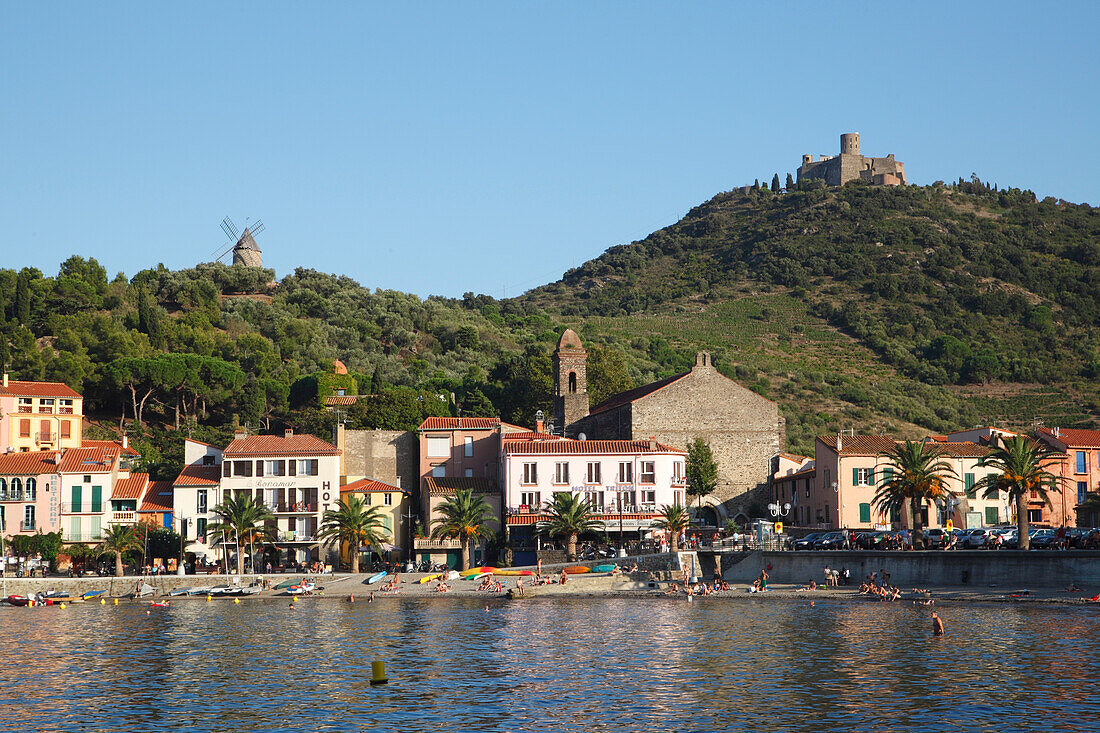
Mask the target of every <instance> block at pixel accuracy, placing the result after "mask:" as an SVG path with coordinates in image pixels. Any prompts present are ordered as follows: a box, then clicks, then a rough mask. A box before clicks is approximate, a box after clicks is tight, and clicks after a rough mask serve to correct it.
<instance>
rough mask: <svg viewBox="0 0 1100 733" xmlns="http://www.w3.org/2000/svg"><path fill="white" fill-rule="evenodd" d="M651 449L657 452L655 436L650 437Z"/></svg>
mask: <svg viewBox="0 0 1100 733" xmlns="http://www.w3.org/2000/svg"><path fill="white" fill-rule="evenodd" d="M649 449H650V450H653V451H655V450H657V438H656V437H655V436H653V435H651V436H649Z"/></svg>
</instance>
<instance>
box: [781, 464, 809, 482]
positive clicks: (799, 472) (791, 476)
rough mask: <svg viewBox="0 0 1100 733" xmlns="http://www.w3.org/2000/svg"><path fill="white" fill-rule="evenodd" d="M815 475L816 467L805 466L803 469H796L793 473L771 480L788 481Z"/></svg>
mask: <svg viewBox="0 0 1100 733" xmlns="http://www.w3.org/2000/svg"><path fill="white" fill-rule="evenodd" d="M815 473H817V467H816V466H806V467H805V468H800V469H798V470H797V471H795V472H794V473H786V474H783V475H782V476H776V477H775V478H774V479H773V480H774V481H787V480H788V479H799V478H806V477H807V476H813V475H814V474H815Z"/></svg>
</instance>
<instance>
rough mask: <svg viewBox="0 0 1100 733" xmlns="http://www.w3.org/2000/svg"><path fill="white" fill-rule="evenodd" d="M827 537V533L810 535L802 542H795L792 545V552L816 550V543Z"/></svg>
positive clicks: (801, 540)
mask: <svg viewBox="0 0 1100 733" xmlns="http://www.w3.org/2000/svg"><path fill="white" fill-rule="evenodd" d="M824 536H825V532H814V533H813V534H808V535H806V536H805V537H803V538H802V539H800V540H795V541H794V542H793V543H791V549H792V550H812V549H814V542H816V541H817V540H819V539H821V538H822V537H824Z"/></svg>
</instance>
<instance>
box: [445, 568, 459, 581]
mask: <svg viewBox="0 0 1100 733" xmlns="http://www.w3.org/2000/svg"><path fill="white" fill-rule="evenodd" d="M447 580H458V571H457V570H452V571H451V572H449V573H447Z"/></svg>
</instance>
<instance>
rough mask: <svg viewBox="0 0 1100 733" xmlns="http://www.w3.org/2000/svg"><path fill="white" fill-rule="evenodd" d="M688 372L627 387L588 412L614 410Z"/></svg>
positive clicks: (665, 385)
mask: <svg viewBox="0 0 1100 733" xmlns="http://www.w3.org/2000/svg"><path fill="white" fill-rule="evenodd" d="M689 374H691V372H684V373H683V374H674V375H673V376H671V377H665V378H664V379H659V380H657V381H656V382H651V383H649V384H645V385H642V386H641V387H635V388H634V389H628V390H627V391H625V392H620V393H619V394H617V395H614V396H612V397H608V398H607V399H606V400H604V401H603V402H601V403H600V404H598V405H596V406H595V407H593V408H592V409H591V410H589V411H588V414H589V415H595V414H596V413H599V412H607V411H608V410H614V409H615V408H616V407H622V406H623V405H626V404H629V403H631V402H634V401H635V400H640V399H641V398H643V397H645V396H647V395H651V394H653V393H654V392H656V391H657V390H659V389H662V388H664V387H667V386H668V385H670V384H672V383H673V382H676V381H679V380H681V379H683V378H684V377H686V376H687V375H689Z"/></svg>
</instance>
